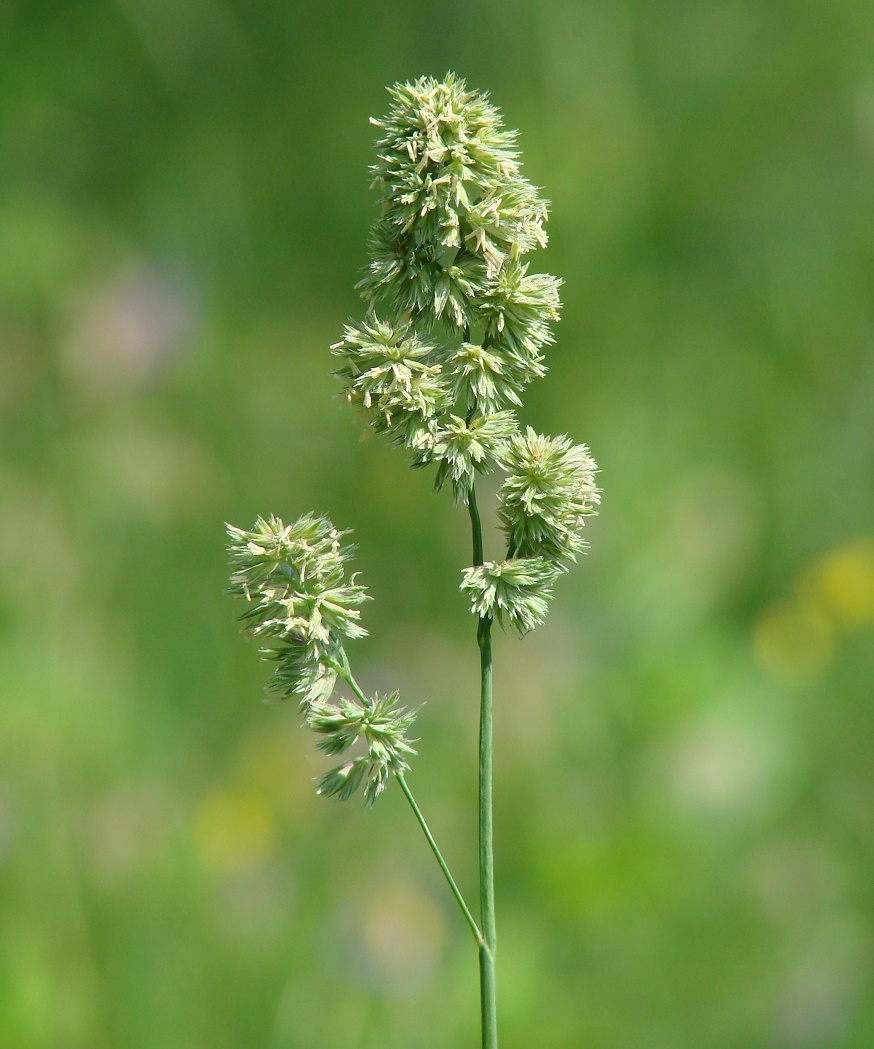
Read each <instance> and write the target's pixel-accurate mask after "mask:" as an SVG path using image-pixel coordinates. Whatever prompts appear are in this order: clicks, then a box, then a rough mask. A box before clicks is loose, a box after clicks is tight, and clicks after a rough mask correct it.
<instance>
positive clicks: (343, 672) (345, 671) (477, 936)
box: [335, 652, 487, 950]
mask: <svg viewBox="0 0 874 1049" xmlns="http://www.w3.org/2000/svg"><path fill="white" fill-rule="evenodd" d="M343 655H344V665H343V666H337V672H338V673H339V675H340V676H341V677H342V678H343V680H344V681H346V683H347V684H348V685H349V687H350V688H351V689H352V691H353V692H354V693H355V695H356V696H357V697H358V698H359V699H360V700H361V702H362V703H364V705H365V706H369V705H370V700H369V699H368V698H367V696H366V695H365V693H364V691H363V689H362V688H361V686H360V685H359V684H358V682H357V681H356V680H355V678H354V677H353V676H352V671H351V670H350V669H349V663H348V661H347V660H345V652H344V653H343ZM335 665H336V664H335ZM395 778H396V779H397V781H398V783H399V784H400V787H401V790H402V791H403V792H404V796H405V797H406V799H407V801H408V802H409V803H410V808H411V809H412V810H413V813H414V815H415V817H416V819H417V820H418V822H419V826H420V827H421V828H422V833H423V834H424V835H425V838H426V839H427V841H428V844H429V845H430V846H431V851H432V852H433V853H434V856H435V858H436V860H437V863H438V864H439V866H440V870H441V871H443V875H444V877H445V878H446V881H447V882H448V884H449V888H450V889H451V890H452V895H453V896H454V897H455V899H456V902H457V903H458V906H459V907H460V908H461V913H462V914H463V915H464V919H465V921H466V922H467V924H468V925H469V926H470V931H471V932H472V933H473V938H474V940H476V944H477V947H479V949H480V950H483V948H486V949H487V945H486V941H485V938H484V937H483V934H482V933H481V932H480V930H479V926H478V925H477V923H476V921H475V920H474V917H473V915H472V914H471V913H470V908H469V907H468V905H467V903H466V902H465V899H464V897H463V896H462V895H461V890H460V889H459V888H458V885H457V884H456V882H455V879H454V878H453V877H452V873H451V871H450V870H449V866H448V864H447V863H446V860H444V859H443V854H442V853H441V852H440V849H439V848H438V847H437V842H436V841H435V840H434V835H433V834H432V833H431V830H430V828H429V826H428V824H427V823H426V822H425V817H424V816H423V815H422V810H421V809H420V808H419V806H418V805H417V804H416V799H415V798H414V797H413V792H412V791H411V790H410V788H409V786H407V781H406V779H405V778H404V774H403V773H402V772H396V773H395Z"/></svg>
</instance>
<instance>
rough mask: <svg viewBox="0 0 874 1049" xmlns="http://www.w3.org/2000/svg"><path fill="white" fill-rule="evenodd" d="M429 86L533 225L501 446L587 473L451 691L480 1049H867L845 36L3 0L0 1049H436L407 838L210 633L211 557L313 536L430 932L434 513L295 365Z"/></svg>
mask: <svg viewBox="0 0 874 1049" xmlns="http://www.w3.org/2000/svg"><path fill="white" fill-rule="evenodd" d="M449 68H452V69H454V70H456V72H458V74H459V75H461V76H463V77H465V79H466V80H467V82H468V83H469V84H470V85H471V86H473V87H476V88H479V89H486V90H489V91H491V93H492V97H493V99H494V101H495V103H496V104H497V105H499V106H500V107H501V109H502V111H503V113H504V115H505V117H506V120H507V123H508V125H509V126H511V127H519V128H520V129H521V132H522V135H521V140H520V144H521V147H522V149H523V151H524V157H525V172H526V175H527V176H528V177H529V178H530V179H531V180H532V182H533V183H535V184H537V185H541V186H543V187H544V193H545V195H546V196H547V197H548V198H549V199H550V200H551V201H552V214H551V219H550V227H549V228H550V246H549V248H548V250H547V251H546V252H545V253H540V254H543V258H544V261H543V263H542V267H541V268H543V269H548V270H549V271H550V272H553V273H555V274H557V275H558V276H559V277H560V278H561V279H562V280H563V281H564V288H563V296H562V298H563V301H564V304H565V307H564V311H563V314H562V318H563V319H562V322H561V324H560V325H559V326H558V328H557V331H556V335H557V343H556V345H555V346H554V347H553V348H552V350H551V352H550V354H549V357H548V361H547V363H548V364H549V367H550V371H549V373H548V374H547V376H546V378H545V379H544V380H543V381H541V382H539V383H537V384H535V386H532V387H531V390H530V397H529V399H528V402H527V406H526V410H525V412H524V413H523V414H522V416H521V418H520V421H521V422H522V423H523V424H525V425H527V424H529V423H530V424H531V425H532V426H534V427H535V428H536V429H541V430H547V431H548V432H556V433H564V432H567V433H568V434H570V435H571V437H572V438H573V439H574V440H581V439H585V440H586V441H587V442H588V443H589V444H590V445H591V448H592V451H593V454H594V455H595V457H596V458H597V460H598V463H599V465H600V466H601V470H602V472H601V473H600V474H599V478H598V481H599V486H600V487H602V488H603V489H604V493H605V495H604V505H603V507H602V508H601V513H600V516H599V517H597V518H594V519H593V520H592V521H591V523H590V524H589V525H588V526H587V533H588V538H589V539H590V541H591V544H592V550H591V552H590V553H588V554H587V555H586V556H585V558H583V564H582V566H581V568H580V569H578V570H577V571H576V572H575V573H573V574H572V575H570V576H568V577H567V578H562V580H561V585H560V586H559V587H557V590H556V597H555V600H554V602H553V604H552V608H551V614H550V616H549V619H548V620H547V622H546V624H545V625H544V626H543V627H542V628H541V629H540V630H539V631H538V632H537V633H536V634H535V635H532V636H530V637H528V638H526V639H525V640H523V641H522V642H519V641H518V640H517V639H516V638H515V637H512V636H510V637H507V638H506V640H504V639H502V638H499V639H498V644H497V646H496V654H495V659H496V733H497V736H496V747H497V749H496V785H495V787H496V838H497V870H498V874H499V884H498V910H499V923H500V929H501V937H502V939H501V945H500V954H499V968H498V993H499V999H500V1006H501V1022H502V1031H501V1039H502V1045H503V1046H505V1047H506V1049H514V1047H520V1049H521V1047H522V1046H525V1047H528V1046H533V1045H536V1046H538V1047H539V1049H559V1047H561V1049H564V1047H567V1046H576V1045H581V1046H582V1045H585V1046H597V1047H598V1049H631V1047H634V1049H638V1047H640V1046H646V1047H647V1049H660V1047H665V1049H686V1047H688V1049H736V1047H737V1046H744V1047H750V1049H756V1047H762V1049H765V1047H776V1049H783V1047H786V1049H795V1047H798V1049H807V1047H823V1049H824V1047H829V1049H857V1047H858V1049H867V1047H869V1046H870V1045H871V1044H872V1043H874V1006H872V1001H874V996H872V977H874V930H872V924H874V898H872V892H871V885H872V881H874V819H872V800H871V799H872V798H874V762H872V759H871V754H872V750H874V727H872V725H874V720H872V715H871V699H872V693H874V688H872V682H874V643H872V642H874V295H872V284H874V241H872V232H871V231H872V229H874V15H872V12H871V8H870V5H866V4H860V3H856V2H855V0H854V2H850V0H833V2H832V3H830V4H814V3H802V4H795V5H785V4H782V5H781V4H768V3H751V2H740V0H738V2H734V3H727V2H724V3H723V2H716V3H696V2H693V0H674V2H669V3H663V4H649V3H644V2H643V0H630V2H629V3H627V4H613V3H608V2H606V0H603V2H591V3H584V4H580V3H575V2H571V0H543V2H541V3H538V4H536V5H535V4H523V3H519V2H518V0H509V2H505V3H502V4H497V3H488V4H485V3H468V4H460V3H449V4H444V5H442V6H440V7H439V8H436V7H434V5H424V4H409V3H405V4H400V3H395V2H389V3H386V4H380V5H356V4H352V3H337V4H318V5H317V4H308V3H302V4H288V3H280V2H278V0H263V2H262V3H259V4H252V5H245V4H242V3H238V2H236V0H196V2H187V3H179V4H171V3H168V2H145V0H118V2H116V3H98V2H96V0H80V2H77V3H66V4H65V3H37V2H34V0H30V2H27V0H11V2H9V3H7V4H6V5H5V6H3V7H2V8H0V157H2V160H0V427H2V448H0V695H2V703H0V1044H2V1045H4V1046H7V1045H8V1046H10V1047H15V1049H18V1047H21V1049H44V1047H45V1049H55V1047H59V1046H63V1047H65V1049H93V1047H98V1049H100V1047H116V1046H118V1047H125V1049H129V1047H130V1049H153V1047H154V1049H158V1047H160V1049H176V1047H179V1049H183V1047H184V1049H200V1047H209V1049H223V1047H237V1046H239V1047H247V1049H248V1047H250V1046H265V1047H271V1049H273V1047H275V1049H280V1047H281V1049H310V1047H312V1049H315V1047H319V1049H321V1047H324V1046H334V1045H341V1044H342V1045H346V1046H350V1047H351V1046H357V1047H361V1049H371V1047H374V1049H375V1047H377V1046H378V1047H380V1049H393V1047H401V1046H403V1047H407V1046H410V1045H415V1046H417V1047H421V1049H431V1047H434V1049H436V1047H438V1046H441V1047H442V1046H448V1045H466V1044H472V1038H473V1037H475V1035H473V1034H472V1032H475V1031H476V1023H477V1008H478V1004H477V999H476V981H475V977H474V975H473V974H474V973H475V967H476V959H475V956H474V955H473V953H472V951H471V950H470V944H469V942H468V932H467V930H466V929H465V928H464V926H463V923H462V922H460V920H459V919H458V916H457V914H456V913H455V911H454V909H453V904H452V901H451V899H447V898H446V893H445V887H444V885H443V884H442V882H441V878H440V873H439V871H437V870H436V868H435V867H434V865H433V859H432V857H431V856H430V855H429V853H428V850H427V847H426V846H425V844H424V843H423V842H422V841H421V840H420V838H419V837H418V836H417V832H416V828H415V826H414V825H413V824H412V820H411V818H410V814H409V812H408V811H407V810H406V809H405V803H404V800H403V798H402V797H399V796H398V795H397V792H396V791H391V790H390V791H388V792H387V796H386V798H385V800H384V802H383V803H382V804H381V805H380V806H378V807H377V808H376V809H374V810H373V811H371V812H367V813H361V812H352V811H347V809H346V807H345V806H339V805H331V804H326V803H325V801H324V800H322V799H318V798H316V797H315V796H314V794H313V790H312V780H313V778H315V777H317V776H319V775H320V774H322V773H323V772H324V771H325V769H326V768H327V767H328V765H329V764H330V758H328V757H326V758H324V760H323V759H322V758H320V757H319V756H314V755H313V754H312V753H311V752H310V750H309V747H308V741H307V740H306V738H305V734H304V733H302V732H301V731H300V730H299V728H298V726H297V724H296V716H295V713H294V711H293V709H292V708H291V707H288V706H282V707H278V706H263V705H262V704H261V703H259V702H258V699H259V696H260V694H261V691H262V686H263V683H264V680H265V677H266V674H265V673H264V670H263V668H262V667H259V666H258V665H257V663H256V661H255V660H254V659H252V653H251V651H250V650H249V648H248V647H247V646H246V645H244V644H243V643H242V642H241V641H240V639H239V637H238V636H237V632H236V627H235V625H234V621H233V618H234V608H233V605H232V603H231V602H230V601H229V600H228V599H226V598H224V597H223V596H222V591H223V588H224V573H225V559H224V550H223V544H224V533H223V528H222V522H223V521H224V520H241V521H248V520H253V519H254V518H255V515H256V513H258V512H259V511H261V510H263V508H265V507H269V508H271V509H274V510H275V511H276V513H278V514H281V515H283V516H285V517H287V518H290V519H293V518H295V517H297V516H299V515H300V514H301V513H303V512H305V511H309V510H315V511H316V512H319V513H326V514H329V515H330V516H331V518H332V519H334V520H337V521H342V522H344V524H348V525H350V526H352V527H354V529H355V536H356V541H357V543H358V544H359V552H358V560H359V562H360V565H361V568H362V571H363V572H364V574H365V578H366V579H367V582H368V587H369V589H370V591H371V593H372V594H373V596H374V598H375V600H374V602H373V604H372V606H370V608H369V610H368V628H369V630H370V631H371V634H372V636H371V637H370V638H368V639H365V640H362V641H359V642H356V643H355V648H354V652H353V653H351V655H352V656H353V658H354V659H355V664H356V668H361V673H360V675H359V677H360V679H361V680H362V684H363V685H365V686H366V687H367V689H368V690H369V691H370V692H375V691H376V690H377V689H379V690H385V689H386V688H388V687H394V686H395V685H398V684H400V686H401V692H402V695H403V696H404V699H405V701H406V702H409V703H410V704H411V705H414V706H418V705H419V703H421V702H426V704H427V705H426V706H425V707H424V709H423V710H422V712H421V714H420V716H419V719H418V721H417V734H418V736H419V737H420V741H419V743H418V745H417V746H418V749H419V752H420V756H419V760H418V763H417V766H416V769H415V772H414V775H413V778H412V779H411V785H412V786H413V788H414V789H415V791H416V794H417V797H418V798H419V799H420V800H421V801H422V804H423V806H424V808H425V811H426V816H427V817H428V819H429V821H430V822H431V824H432V826H433V828H434V830H435V833H437V835H438V837H439V839H440V842H441V846H442V847H443V849H444V852H445V853H446V854H447V856H448V858H449V859H450V860H451V862H452V864H453V867H454V868H455V872H456V874H457V876H458V878H459V880H460V882H461V883H462V885H463V886H464V887H465V888H467V889H468V891H470V889H471V887H472V885H473V883H474V878H475V855H473V854H472V850H471V849H470V847H469V843H470V842H471V841H472V840H474V836H475V811H474V810H475V777H476V770H475V749H476V747H475V736H476V718H477V707H476V702H477V670H478V668H477V662H476V650H475V647H474V645H473V643H472V639H471V636H470V631H471V622H470V618H469V616H468V614H467V610H466V607H465V598H464V597H463V595H460V594H459V592H458V579H459V570H460V568H462V567H463V566H464V565H465V564H468V563H469V553H470V551H469V549H468V538H467V535H466V532H465V528H464V521H463V515H461V514H459V513H458V512H457V511H456V510H455V508H454V507H453V506H452V496H451V493H449V492H448V491H444V492H442V493H439V494H438V495H436V496H435V495H432V494H431V491H430V482H429V481H428V480H427V479H426V478H425V477H424V476H419V475H416V474H409V473H408V472H407V470H406V466H405V464H404V462H403V459H402V457H398V456H396V455H394V454H392V453H391V452H390V451H389V450H388V449H387V448H386V447H385V446H384V445H383V444H382V443H381V442H379V441H370V442H365V443H359V442H358V441H357V436H358V427H357V425H356V423H355V422H354V421H353V420H352V418H351V417H350V415H349V413H348V412H345V411H343V410H342V409H341V406H340V405H339V404H338V403H337V401H336V400H332V396H334V395H335V394H336V389H335V382H334V381H333V380H332V379H331V376H330V370H331V367H332V366H333V365H334V362H333V361H332V358H331V356H330V354H329V351H328V345H329V344H330V343H331V342H332V341H333V340H334V339H336V337H337V332H338V330H340V329H341V326H342V324H343V323H344V321H346V320H347V318H349V317H357V316H360V314H361V305H360V303H359V302H358V301H357V300H356V299H355V298H354V295H353V293H352V292H351V290H350V289H351V288H352V287H353V285H354V283H355V281H356V280H357V279H358V278H359V277H360V275H361V274H360V270H359V267H360V265H361V262H362V259H363V258H365V242H366V237H367V230H368V228H369V226H370V224H371V221H372V218H373V215H374V212H373V195H371V194H369V193H368V188H367V173H366V172H367V166H368V164H369V163H370V162H371V159H372V156H371V138H372V136H373V129H372V128H371V127H370V126H369V125H368V122H367V120H368V117H369V116H371V115H378V114H380V113H382V112H384V111H385V106H386V96H385V93H384V86H385V85H386V84H390V83H393V82H395V81H396V80H402V79H410V78H415V77H417V76H419V75H422V74H432V75H435V76H441V75H443V73H445V71H446V70H447V69H449ZM538 259H539V256H538ZM538 267H540V263H539V261H538ZM535 268H537V267H535ZM487 496H488V493H484V497H483V498H482V500H481V502H482V503H483V504H486V503H487V502H488V498H487ZM487 540H488V541H490V544H491V548H490V549H489V548H487V550H486V557H487V558H489V557H491V558H494V557H497V556H500V545H501V536H500V532H499V527H498V522H497V521H496V520H495V519H494V518H493V520H492V527H491V532H490V535H489V536H488V537H487Z"/></svg>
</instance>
